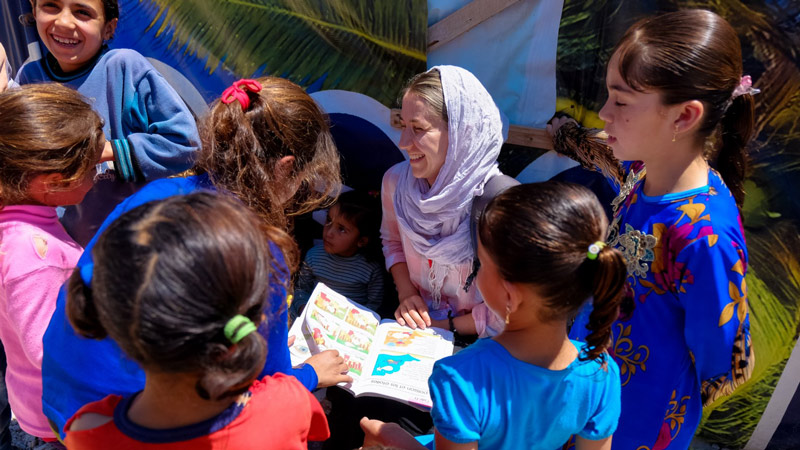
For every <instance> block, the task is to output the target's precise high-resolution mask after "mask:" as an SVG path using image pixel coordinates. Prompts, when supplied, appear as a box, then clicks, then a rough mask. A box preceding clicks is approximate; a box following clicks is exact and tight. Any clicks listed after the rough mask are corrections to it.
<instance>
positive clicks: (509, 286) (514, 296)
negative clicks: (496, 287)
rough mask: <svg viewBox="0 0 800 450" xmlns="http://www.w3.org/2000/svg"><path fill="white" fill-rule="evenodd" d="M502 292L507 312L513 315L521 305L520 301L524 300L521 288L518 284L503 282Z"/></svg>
mask: <svg viewBox="0 0 800 450" xmlns="http://www.w3.org/2000/svg"><path fill="white" fill-rule="evenodd" d="M502 284H503V291H504V292H505V293H506V297H507V298H506V301H507V305H508V308H509V312H510V313H511V314H513V313H514V312H515V311H517V310H518V309H519V307H520V305H521V304H522V299H523V298H524V295H523V292H522V289H523V288H524V286H522V285H521V284H520V283H512V282H510V281H506V280H503V281H502Z"/></svg>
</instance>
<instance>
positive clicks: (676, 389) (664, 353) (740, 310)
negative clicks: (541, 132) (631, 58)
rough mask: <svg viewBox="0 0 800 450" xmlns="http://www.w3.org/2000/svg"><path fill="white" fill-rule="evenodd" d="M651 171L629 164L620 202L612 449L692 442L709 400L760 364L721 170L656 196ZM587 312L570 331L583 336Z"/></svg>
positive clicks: (739, 239) (742, 252)
mask: <svg viewBox="0 0 800 450" xmlns="http://www.w3.org/2000/svg"><path fill="white" fill-rule="evenodd" d="M644 177H645V168H644V165H643V164H642V163H640V162H636V163H633V164H632V165H631V166H630V170H629V172H628V176H627V180H626V182H625V183H623V185H622V187H621V188H620V193H619V196H618V197H617V198H616V200H614V203H613V207H614V217H613V221H612V223H611V226H610V227H609V236H608V244H609V245H612V246H614V247H616V248H617V249H619V250H620V251H621V252H622V253H623V254H624V255H625V260H626V263H627V269H628V282H629V283H628V287H629V289H628V292H627V294H626V299H625V300H624V302H623V307H622V308H621V313H620V317H619V319H618V320H617V321H616V322H614V324H613V325H612V333H613V337H612V338H613V342H612V344H611V346H610V348H609V352H610V353H611V354H612V356H613V357H614V359H615V360H616V362H617V364H619V368H620V376H621V377H622V380H621V381H622V414H621V416H620V421H619V427H618V428H617V432H616V433H615V434H614V438H613V441H612V445H613V448H614V449H615V450H616V449H630V450H661V449H666V448H670V449H673V448H674V449H685V448H688V447H689V443H690V442H691V439H692V436H693V435H694V432H695V430H696V429H697V426H698V424H699V423H700V416H701V413H702V408H703V405H705V404H708V403H710V402H711V401H713V400H715V399H716V398H718V397H720V396H723V395H727V394H729V393H731V392H732V391H733V389H734V388H736V387H737V386H738V385H740V384H742V383H743V382H744V381H746V380H747V379H748V378H749V376H750V373H751V372H752V368H753V362H754V361H753V352H752V349H751V348H750V332H749V327H750V324H749V319H748V313H747V287H746V284H745V273H746V271H747V248H746V246H745V240H744V231H743V229H742V223H741V218H740V216H739V211H738V209H737V207H736V202H735V201H734V199H733V196H732V195H731V193H730V190H729V189H728V187H727V186H725V184H724V183H723V181H722V179H721V177H720V176H719V174H718V173H717V172H715V171H713V170H709V173H708V185H707V186H703V187H701V188H698V189H692V190H689V191H686V192H679V193H672V194H667V195H664V196H660V197H649V196H646V195H645V194H644V192H643V187H644ZM589 310H590V308H586V309H584V311H582V312H581V314H579V316H578V317H577V318H576V320H575V323H574V324H573V326H572V328H571V331H570V337H572V338H573V339H584V338H585V336H586V334H588V331H587V330H586V324H587V322H588V313H589Z"/></svg>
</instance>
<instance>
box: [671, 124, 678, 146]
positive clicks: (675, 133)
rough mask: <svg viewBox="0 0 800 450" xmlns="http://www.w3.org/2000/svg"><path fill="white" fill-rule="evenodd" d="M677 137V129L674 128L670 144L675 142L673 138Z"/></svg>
mask: <svg viewBox="0 0 800 450" xmlns="http://www.w3.org/2000/svg"><path fill="white" fill-rule="evenodd" d="M676 136H678V127H677V125H676V126H675V131H673V132H672V142H675V137H676Z"/></svg>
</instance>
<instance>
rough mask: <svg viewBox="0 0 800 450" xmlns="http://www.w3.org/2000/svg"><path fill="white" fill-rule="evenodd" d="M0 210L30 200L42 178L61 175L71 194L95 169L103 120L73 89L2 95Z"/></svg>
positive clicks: (25, 89) (48, 86)
mask: <svg viewBox="0 0 800 450" xmlns="http://www.w3.org/2000/svg"><path fill="white" fill-rule="evenodd" d="M0 124H2V125H0V207H2V206H5V205H11V204H17V203H20V202H24V201H26V200H28V198H27V197H28V192H27V191H28V185H29V183H30V181H31V179H33V177H35V176H37V175H40V174H50V173H58V174H61V175H62V176H63V180H62V181H61V182H60V183H59V185H58V186H53V188H55V189H59V188H63V189H68V188H69V186H70V185H72V184H73V183H75V182H77V181H78V180H81V179H82V178H84V177H85V176H86V174H87V173H88V172H89V171H90V170H91V169H92V168H93V167H94V166H95V164H96V163H97V158H98V156H99V152H100V151H102V148H101V147H100V145H101V143H102V142H103V121H102V119H100V116H98V115H97V113H95V112H94V111H93V110H92V108H91V106H89V104H87V103H86V101H85V99H84V98H83V96H81V95H80V94H79V93H78V92H77V91H75V90H74V89H70V88H68V87H66V86H62V85H60V84H52V83H45V84H31V85H25V86H22V87H20V88H18V89H11V90H8V91H6V92H4V93H2V94H0Z"/></svg>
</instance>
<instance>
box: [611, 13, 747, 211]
mask: <svg viewBox="0 0 800 450" xmlns="http://www.w3.org/2000/svg"><path fill="white" fill-rule="evenodd" d="M615 52H616V53H617V54H618V55H619V72H620V74H621V76H622V78H623V79H624V80H625V82H626V83H627V84H628V85H629V86H631V87H632V88H633V89H636V90H638V91H645V90H652V91H656V92H658V93H659V94H660V95H661V100H662V101H663V103H664V104H666V105H674V104H677V103H682V102H685V101H690V100H699V101H701V102H702V103H703V105H704V106H705V114H704V116H703V119H702V120H703V121H702V124H701V126H700V128H699V129H698V132H697V137H698V139H699V140H700V141H701V142H705V141H706V139H708V138H709V137H711V139H710V141H709V142H710V143H712V144H714V145H711V146H709V147H708V151H707V154H706V156H707V158H708V159H709V161H710V162H711V164H712V165H715V166H716V168H717V169H718V170H719V172H720V174H721V175H722V178H723V179H724V180H725V183H726V184H727V185H728V187H729V188H730V190H731V192H732V193H733V196H734V198H735V199H736V203H737V204H738V205H739V206H741V205H742V203H743V202H744V195H745V192H744V177H745V176H746V174H747V152H746V146H747V144H748V142H750V139H751V138H752V136H753V130H754V103H753V96H752V95H750V94H744V95H740V96H738V97H736V98H735V99H734V98H732V94H733V91H734V89H736V87H737V86H738V85H739V83H740V81H741V78H742V49H741V44H740V43H739V37H738V36H737V35H736V31H735V30H734V29H733V27H731V25H730V24H729V23H728V22H727V21H725V19H723V18H722V17H720V16H718V15H717V14H714V13H713V12H711V11H705V10H700V9H689V10H682V11H675V12H671V13H666V14H662V15H659V16H655V17H650V18H646V19H642V20H640V21H639V22H636V23H635V24H634V25H633V26H631V27H630V28H629V29H628V31H627V32H626V33H625V35H624V36H623V37H622V40H620V42H619V43H618V44H617V47H616V48H615Z"/></svg>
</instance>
